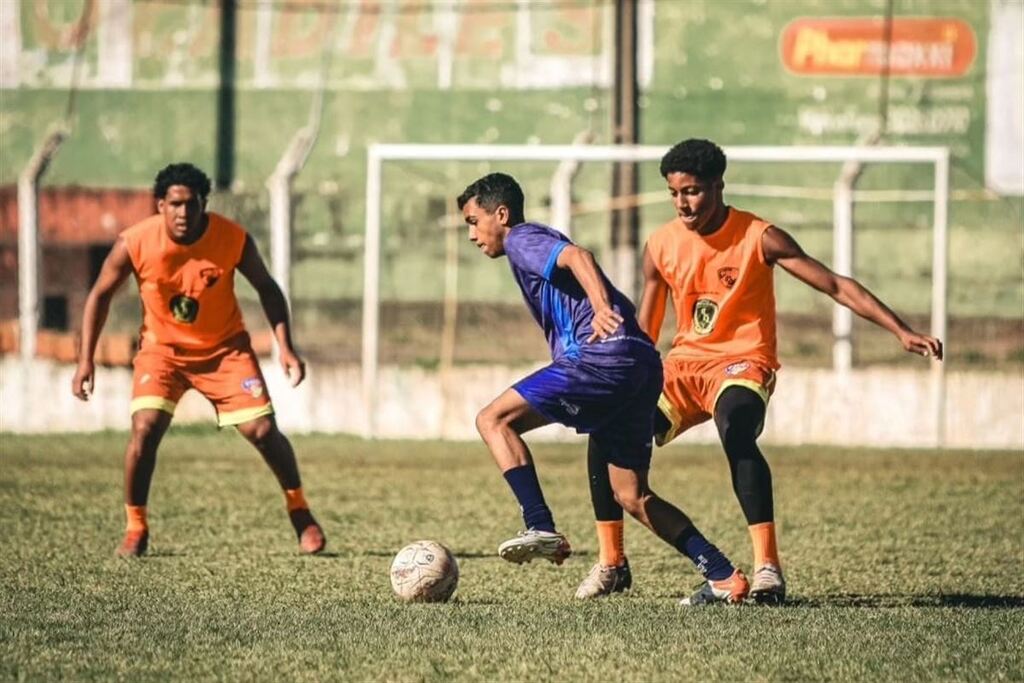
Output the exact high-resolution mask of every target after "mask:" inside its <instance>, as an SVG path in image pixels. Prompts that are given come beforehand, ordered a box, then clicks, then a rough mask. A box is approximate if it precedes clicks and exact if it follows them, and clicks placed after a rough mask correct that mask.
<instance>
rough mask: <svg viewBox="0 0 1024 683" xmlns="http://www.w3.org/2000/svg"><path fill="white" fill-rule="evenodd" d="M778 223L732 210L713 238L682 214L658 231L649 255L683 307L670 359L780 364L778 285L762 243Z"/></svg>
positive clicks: (678, 313)
mask: <svg viewBox="0 0 1024 683" xmlns="http://www.w3.org/2000/svg"><path fill="white" fill-rule="evenodd" d="M770 225H771V224H770V223H766V222H765V221H763V220H761V219H760V218H758V217H757V216H755V215H754V214H752V213H748V212H746V211H740V210H738V209H734V208H732V207H730V208H729V215H728V217H727V218H726V221H725V223H723V224H722V227H720V228H719V229H718V230H717V231H715V232H714V234H712V235H708V236H706V237H704V236H701V235H699V234H697V233H696V232H693V231H691V230H688V229H687V228H686V227H684V226H683V224H682V222H681V221H680V220H679V219H676V220H673V221H670V222H669V223H666V224H665V225H663V226H661V227H660V228H658V229H657V230H656V231H654V233H653V234H652V235H651V236H650V238H649V239H648V240H647V250H648V253H649V254H650V256H651V258H652V259H653V261H654V263H655V265H656V266H657V268H658V272H659V273H661V276H662V278H664V280H665V282H667V283H668V285H669V287H670V289H671V292H672V301H673V304H674V306H675V312H676V321H677V326H678V327H677V331H676V335H675V337H674V338H673V340H672V349H671V351H669V353H668V355H669V357H677V358H681V359H693V360H711V359H715V358H743V359H748V360H752V361H756V362H759V363H763V364H765V365H767V366H769V367H771V368H773V369H778V367H779V361H778V357H777V353H776V340H775V283H774V279H773V271H772V267H771V266H770V265H768V264H767V263H765V259H764V249H763V247H762V244H761V238H762V236H763V235H764V231H765V230H767V229H768V228H769V227H770Z"/></svg>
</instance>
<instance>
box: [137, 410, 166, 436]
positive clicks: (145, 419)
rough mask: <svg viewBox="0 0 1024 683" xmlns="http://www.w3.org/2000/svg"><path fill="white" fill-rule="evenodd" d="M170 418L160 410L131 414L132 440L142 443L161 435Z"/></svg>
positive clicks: (138, 411)
mask: <svg viewBox="0 0 1024 683" xmlns="http://www.w3.org/2000/svg"><path fill="white" fill-rule="evenodd" d="M169 423H170V416H169V415H168V414H167V413H165V412H163V411H160V410H137V411H135V412H134V413H132V439H133V440H135V441H139V442H143V441H146V440H148V439H152V438H153V437H154V436H159V435H160V434H163V432H164V430H165V429H166V428H167V425H168V424H169Z"/></svg>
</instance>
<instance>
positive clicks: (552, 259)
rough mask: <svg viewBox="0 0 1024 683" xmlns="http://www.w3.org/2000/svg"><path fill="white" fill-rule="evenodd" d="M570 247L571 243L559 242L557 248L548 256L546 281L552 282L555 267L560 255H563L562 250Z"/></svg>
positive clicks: (545, 267) (545, 273)
mask: <svg viewBox="0 0 1024 683" xmlns="http://www.w3.org/2000/svg"><path fill="white" fill-rule="evenodd" d="M567 246H569V242H559V243H558V244H557V245H555V248H554V249H552V250H551V253H550V254H548V262H547V263H545V264H544V279H545V280H550V279H551V273H553V272H555V266H556V265H558V255H559V254H561V253H562V250H563V249H565V248H566V247H567Z"/></svg>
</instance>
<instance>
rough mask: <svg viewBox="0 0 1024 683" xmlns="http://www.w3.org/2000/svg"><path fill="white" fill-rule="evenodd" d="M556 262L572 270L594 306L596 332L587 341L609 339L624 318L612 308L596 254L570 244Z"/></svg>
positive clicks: (593, 324)
mask: <svg viewBox="0 0 1024 683" xmlns="http://www.w3.org/2000/svg"><path fill="white" fill-rule="evenodd" d="M555 264H556V265H557V266H558V267H559V268H568V269H569V270H570V271H571V272H572V274H573V276H574V277H575V278H576V281H577V282H579V283H580V286H581V287H583V291H584V292H586V293H587V298H588V299H590V305H591V306H592V307H593V308H594V320H593V321H592V322H591V324H590V326H591V328H592V329H593V330H594V332H593V334H591V335H590V337H589V338H588V339H587V343H588V344H589V343H591V342H593V341H595V340H597V339H607V338H608V335H610V334H611V333H612V332H614V331H615V330H617V329H618V328H619V325H621V324H622V320H623V318H622V316H621V315H619V313H618V312H617V311H616V310H615V309H613V308H612V305H611V298H610V297H609V296H608V289H607V288H606V287H605V286H604V279H603V278H602V277H601V271H600V270H598V267H597V261H595V260H594V255H593V254H591V253H590V252H589V251H587V250H586V249H582V248H580V247H577V246H576V245H575V244H570V245H569V246H567V247H566V248H565V249H563V250H562V251H561V253H559V254H558V260H557V261H556V263H555Z"/></svg>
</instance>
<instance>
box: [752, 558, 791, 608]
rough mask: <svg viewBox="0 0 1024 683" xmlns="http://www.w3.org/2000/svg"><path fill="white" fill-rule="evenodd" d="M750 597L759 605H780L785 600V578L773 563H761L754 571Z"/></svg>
mask: <svg viewBox="0 0 1024 683" xmlns="http://www.w3.org/2000/svg"><path fill="white" fill-rule="evenodd" d="M750 599H751V600H753V601H754V602H756V603H757V604H759V605H781V604H782V603H784V602H785V601H786V579H784V578H783V577H782V570H781V569H780V568H778V567H776V566H775V565H774V564H763V565H761V566H760V567H759V568H758V569H757V571H755V572H754V580H753V581H752V582H751V583H750Z"/></svg>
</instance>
